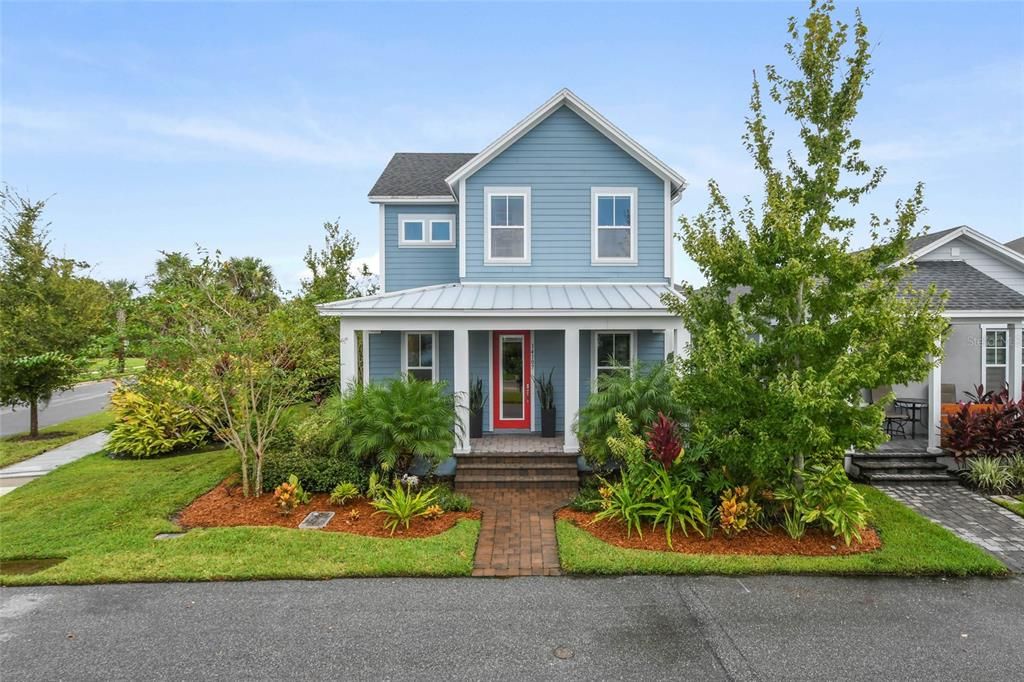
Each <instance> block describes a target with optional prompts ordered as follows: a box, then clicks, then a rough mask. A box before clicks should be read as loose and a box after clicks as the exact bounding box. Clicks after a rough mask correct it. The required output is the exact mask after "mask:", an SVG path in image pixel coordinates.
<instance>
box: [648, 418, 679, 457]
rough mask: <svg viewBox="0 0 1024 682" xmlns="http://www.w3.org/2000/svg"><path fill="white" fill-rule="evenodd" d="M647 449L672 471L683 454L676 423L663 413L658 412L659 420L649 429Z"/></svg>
mask: <svg viewBox="0 0 1024 682" xmlns="http://www.w3.org/2000/svg"><path fill="white" fill-rule="evenodd" d="M647 449H648V450H650V451H651V456H652V457H654V459H656V460H658V461H659V462H661V465H662V466H663V467H665V469H670V468H671V467H672V464H673V463H674V462H675V461H676V460H677V459H679V455H680V454H682V452H683V445H682V443H680V442H679V436H678V434H677V431H676V423H675V422H674V421H673V420H672V419H670V418H668V417H666V416H665V415H664V414H663V413H661V412H658V419H657V420H656V421H655V422H654V424H652V425H651V427H650V428H649V429H647Z"/></svg>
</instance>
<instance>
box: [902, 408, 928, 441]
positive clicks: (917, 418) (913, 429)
mask: <svg viewBox="0 0 1024 682" xmlns="http://www.w3.org/2000/svg"><path fill="white" fill-rule="evenodd" d="M893 406H894V407H898V408H899V409H901V410H906V411H907V412H908V413H909V417H910V437H911V438H917V425H918V423H923V421H924V420H923V417H924V408H926V407H928V399H927V398H897V399H896V400H895V401H893Z"/></svg>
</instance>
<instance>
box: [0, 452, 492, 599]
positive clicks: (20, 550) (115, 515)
mask: <svg viewBox="0 0 1024 682" xmlns="http://www.w3.org/2000/svg"><path fill="white" fill-rule="evenodd" d="M237 467H238V460H237V458H236V455H235V454H234V453H233V452H231V451H229V450H217V451H212V452H205V453H197V454H186V455H178V456H173V457H164V458H159V459H153V460H112V459H110V458H108V457H107V456H106V455H105V454H103V453H97V454H94V455H89V456H88V457H85V458H83V459H81V460H79V461H77V462H73V463H71V464H68V465H66V466H63V467H60V468H59V469H57V470H56V471H54V472H53V473H50V474H48V475H47V476H44V477H42V478H40V479H38V480H36V481H33V482H31V483H28V484H26V485H24V486H22V487H21V488H18V489H16V490H14V491H12V492H10V493H8V494H7V495H5V496H3V497H0V528H2V529H3V531H2V534H0V561H10V560H15V559H29V558H50V557H67V560H66V561H64V562H62V563H60V564H58V565H56V566H53V567H51V568H47V569H46V570H43V571H40V572H37V573H33V574H22V575H0V584H3V585H26V584H64V583H103V582H137V581H147V582H148V581H166V580H181V581H194V580H249V579H269V578H334V577H341V576H405V575H409V576H413V575H415V576H448V575H469V574H470V572H471V571H472V566H473V551H474V548H475V546H476V538H477V534H478V531H479V522H477V521H465V520H464V521H460V522H459V523H458V524H457V525H456V526H455V527H454V528H452V529H451V530H449V531H447V532H445V533H442V534H440V535H436V536H434V537H430V538H424V539H415V540H412V539H411V540H395V539H390V538H388V539H381V538H367V537H361V536H357V535H349V534H346V533H326V532H320V531H300V530H289V529H284V528H250V527H239V528H210V529H195V530H192V531H189V532H188V533H187V534H186V535H185V536H183V537H180V538H176V539H171V540H154V536H155V535H156V534H157V533H165V532H173V531H177V530H180V529H179V528H178V527H177V526H176V525H175V524H174V523H173V522H172V521H170V520H169V517H170V516H172V515H173V514H174V513H175V512H176V511H178V510H180V509H181V508H183V507H185V506H186V505H187V504H188V503H189V502H190V501H192V500H193V499H194V498H195V497H197V496H198V495H200V494H202V493H204V492H206V491H207V490H209V489H211V488H212V487H213V486H215V485H216V484H217V483H218V482H220V481H221V480H222V479H224V478H225V476H227V475H228V474H230V473H231V472H233V471H235V470H236V469H237ZM297 522H298V519H296V523H297Z"/></svg>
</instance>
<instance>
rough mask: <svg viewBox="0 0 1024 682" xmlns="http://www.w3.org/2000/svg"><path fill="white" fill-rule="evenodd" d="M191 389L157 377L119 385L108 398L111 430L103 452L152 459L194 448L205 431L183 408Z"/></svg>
mask: <svg viewBox="0 0 1024 682" xmlns="http://www.w3.org/2000/svg"><path fill="white" fill-rule="evenodd" d="M191 390H192V389H191V388H190V387H189V386H188V385H187V384H185V383H184V382H182V381H178V380H177V379H174V378H172V377H169V376H164V375H160V374H146V375H144V376H143V377H142V378H141V379H140V380H139V381H138V382H135V383H126V382H119V383H118V384H117V387H116V388H115V389H114V392H113V394H111V396H110V406H111V409H112V411H113V412H114V428H113V430H112V431H111V433H110V440H109V441H108V443H107V450H109V451H110V452H113V453H115V454H118V455H130V456H132V457H155V456H157V455H163V454H166V453H168V452H173V451H175V450H183V449H191V448H195V447H198V446H199V445H200V444H202V443H203V441H204V440H206V438H207V436H208V435H209V430H208V429H207V428H206V426H205V425H203V423H202V422H200V421H199V419H198V418H197V417H196V416H195V414H194V413H193V412H192V411H190V410H189V409H188V407H187V404H188V395H189V393H190V392H191Z"/></svg>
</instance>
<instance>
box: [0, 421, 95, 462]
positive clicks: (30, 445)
mask: <svg viewBox="0 0 1024 682" xmlns="http://www.w3.org/2000/svg"><path fill="white" fill-rule="evenodd" d="M113 424H114V416H113V415H112V414H110V413H109V412H97V413H96V414H90V415H87V416H85V417H79V418H77V419H69V420H68V421H66V422H61V423H60V424H54V425H53V426H47V427H46V428H44V429H39V437H38V438H31V439H30V438H27V435H26V434H24V433H21V434H15V435H13V436H5V437H4V438H2V439H0V467H5V466H7V465H9V464H16V463H18V462H20V461H22V460H23V459H28V458H29V457H35V456H36V455H40V454H42V453H44V452H46V451H47V450H52V449H54V448H56V447H59V446H61V445H64V444H65V443H70V442H71V441H73V440H78V439H79V438H84V437H85V436H89V435H91V434H94V433H97V432H98V431H103V430H104V429H107V428H109V427H110V426H112V425H113Z"/></svg>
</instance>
